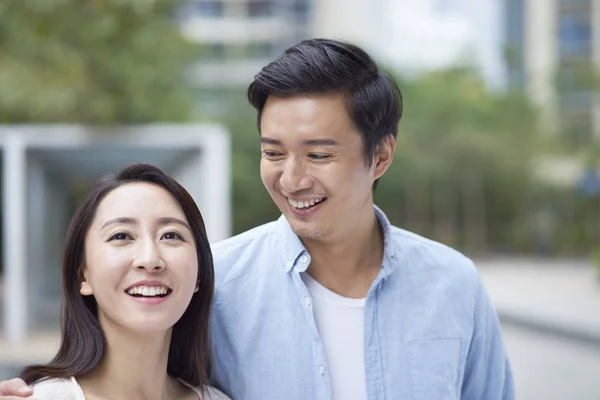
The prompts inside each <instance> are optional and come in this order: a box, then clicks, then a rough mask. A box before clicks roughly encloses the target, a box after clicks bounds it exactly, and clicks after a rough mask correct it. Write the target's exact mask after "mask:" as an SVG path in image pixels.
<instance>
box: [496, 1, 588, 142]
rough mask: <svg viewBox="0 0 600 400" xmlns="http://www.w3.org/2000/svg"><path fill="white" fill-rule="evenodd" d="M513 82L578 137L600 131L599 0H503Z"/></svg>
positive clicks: (552, 121)
mask: <svg viewBox="0 0 600 400" xmlns="http://www.w3.org/2000/svg"><path fill="white" fill-rule="evenodd" d="M504 6H505V16H506V18H505V29H504V31H505V43H506V54H507V70H508V82H509V85H510V86H511V87H513V88H516V89H519V90H524V91H526V93H528V94H529V96H530V97H531V98H532V99H533V100H534V101H535V102H536V103H537V104H538V105H539V106H541V109H542V111H543V119H544V120H545V121H546V122H547V127H548V128H549V129H554V130H559V131H560V132H563V134H565V135H569V137H571V138H573V140H574V141H576V142H582V141H583V142H585V141H589V140H591V139H592V138H594V137H600V108H599V107H598V103H597V100H595V96H594V93H593V88H592V81H593V79H592V71H593V69H594V68H595V67H597V66H598V65H599V64H600V0H504Z"/></svg>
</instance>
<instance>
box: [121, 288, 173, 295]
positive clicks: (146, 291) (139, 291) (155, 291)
mask: <svg viewBox="0 0 600 400" xmlns="http://www.w3.org/2000/svg"><path fill="white" fill-rule="evenodd" d="M168 290H169V289H167V288H166V287H165V286H134V287H132V288H131V289H128V290H127V294H130V295H134V296H135V295H138V296H145V297H152V296H164V295H166V294H167V291H168Z"/></svg>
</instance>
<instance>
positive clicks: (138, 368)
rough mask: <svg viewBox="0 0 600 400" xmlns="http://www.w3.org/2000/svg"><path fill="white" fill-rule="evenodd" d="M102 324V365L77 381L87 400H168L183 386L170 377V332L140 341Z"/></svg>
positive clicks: (131, 333) (176, 395)
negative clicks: (104, 341)
mask: <svg viewBox="0 0 600 400" xmlns="http://www.w3.org/2000/svg"><path fill="white" fill-rule="evenodd" d="M106 325H107V324H103V328H104V331H105V335H106V339H107V351H106V354H105V357H104V359H103V361H102V363H101V364H100V365H99V366H98V367H97V368H95V369H94V370H93V371H92V372H90V373H89V374H86V375H84V376H82V377H78V382H79V384H80V385H81V387H82V389H83V391H84V392H85V394H86V397H88V398H102V399H114V400H117V399H144V400H167V399H173V398H174V397H179V396H180V395H181V393H180V391H181V386H180V385H179V384H177V383H176V382H174V380H173V379H171V378H169V376H168V375H167V362H168V356H169V344H170V339H171V333H170V331H169V332H167V333H159V334H150V335H148V336H147V337H140V336H139V335H137V334H135V333H133V332H122V331H120V330H116V329H111V328H110V327H107V326H106Z"/></svg>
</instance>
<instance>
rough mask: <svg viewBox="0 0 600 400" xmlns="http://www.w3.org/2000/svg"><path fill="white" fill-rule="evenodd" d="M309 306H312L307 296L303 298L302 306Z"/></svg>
mask: <svg viewBox="0 0 600 400" xmlns="http://www.w3.org/2000/svg"><path fill="white" fill-rule="evenodd" d="M311 304H312V299H311V298H310V297H308V296H307V297H305V298H304V305H305V306H306V307H310V306H311Z"/></svg>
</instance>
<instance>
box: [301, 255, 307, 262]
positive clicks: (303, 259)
mask: <svg viewBox="0 0 600 400" xmlns="http://www.w3.org/2000/svg"><path fill="white" fill-rule="evenodd" d="M307 261H308V257H306V256H302V257H300V262H301V263H305V262H307Z"/></svg>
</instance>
